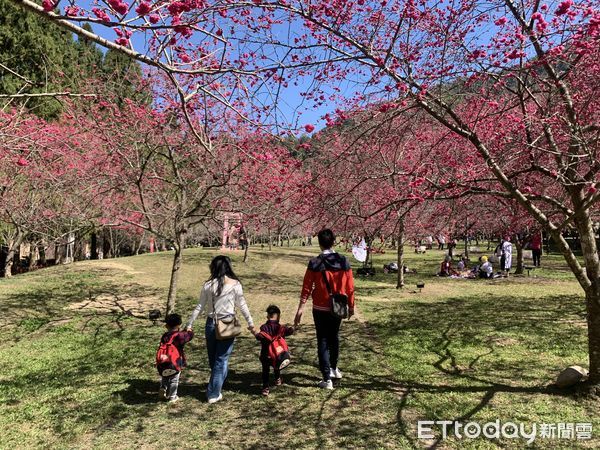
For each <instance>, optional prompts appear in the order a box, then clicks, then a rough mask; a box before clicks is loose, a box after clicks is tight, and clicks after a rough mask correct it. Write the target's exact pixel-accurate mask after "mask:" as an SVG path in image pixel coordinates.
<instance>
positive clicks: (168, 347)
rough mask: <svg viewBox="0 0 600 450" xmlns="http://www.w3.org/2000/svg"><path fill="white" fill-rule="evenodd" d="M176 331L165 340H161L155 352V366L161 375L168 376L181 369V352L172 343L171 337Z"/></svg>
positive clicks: (172, 337) (174, 335)
mask: <svg viewBox="0 0 600 450" xmlns="http://www.w3.org/2000/svg"><path fill="white" fill-rule="evenodd" d="M176 336H177V333H173V334H172V335H171V338H170V339H169V340H168V341H167V342H162V341H161V343H160V345H159V346H158V350H157V352H156V368H157V369H158V373H159V374H160V375H161V376H163V377H170V376H172V375H175V374H176V373H178V372H180V371H181V361H182V358H181V354H180V353H179V349H178V348H177V346H175V345H173V339H175V337H176Z"/></svg>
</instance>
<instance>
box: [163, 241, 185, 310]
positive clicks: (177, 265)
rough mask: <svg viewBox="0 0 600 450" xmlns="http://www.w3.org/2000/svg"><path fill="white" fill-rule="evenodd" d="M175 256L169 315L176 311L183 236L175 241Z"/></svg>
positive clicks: (170, 288)
mask: <svg viewBox="0 0 600 450" xmlns="http://www.w3.org/2000/svg"><path fill="white" fill-rule="evenodd" d="M174 247H175V255H174V256H173V266H172V267H171V281H170V282H169V294H168V295H167V314H172V313H173V312H174V311H175V303H176V298H177V282H178V281H179V270H180V269H181V263H182V261H183V258H182V247H183V246H182V245H181V236H178V237H177V238H176V239H175V243H174Z"/></svg>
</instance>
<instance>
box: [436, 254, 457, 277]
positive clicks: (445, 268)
mask: <svg viewBox="0 0 600 450" xmlns="http://www.w3.org/2000/svg"><path fill="white" fill-rule="evenodd" d="M452 275H458V273H457V272H456V271H455V270H454V269H453V268H452V258H450V256H446V257H445V258H444V260H443V261H442V264H441V265H440V271H439V273H438V276H440V277H449V276H452Z"/></svg>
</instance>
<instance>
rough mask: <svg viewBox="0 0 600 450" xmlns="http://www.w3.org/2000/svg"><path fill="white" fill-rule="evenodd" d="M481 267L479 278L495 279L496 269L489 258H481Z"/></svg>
mask: <svg viewBox="0 0 600 450" xmlns="http://www.w3.org/2000/svg"><path fill="white" fill-rule="evenodd" d="M479 261H480V262H481V265H480V266H479V278H493V277H494V267H493V266H492V263H491V262H489V261H488V257H487V256H482V257H481V258H479Z"/></svg>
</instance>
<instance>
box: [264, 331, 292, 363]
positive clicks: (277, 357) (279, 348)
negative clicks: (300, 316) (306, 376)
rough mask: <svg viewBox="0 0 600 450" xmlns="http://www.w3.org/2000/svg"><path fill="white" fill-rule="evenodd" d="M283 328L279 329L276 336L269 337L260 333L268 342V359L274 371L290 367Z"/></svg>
mask: <svg viewBox="0 0 600 450" xmlns="http://www.w3.org/2000/svg"><path fill="white" fill-rule="evenodd" d="M284 333H285V328H284V327H280V328H279V332H278V333H277V336H271V335H270V334H268V333H265V332H264V331H261V332H260V334H262V335H263V336H264V337H265V338H266V339H268V340H269V341H270V342H269V359H270V360H271V364H272V365H273V367H274V368H275V369H279V370H281V369H285V368H286V367H287V366H289V365H290V363H291V362H292V361H291V358H290V352H289V349H288V346H287V342H286V341H285V337H284Z"/></svg>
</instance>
